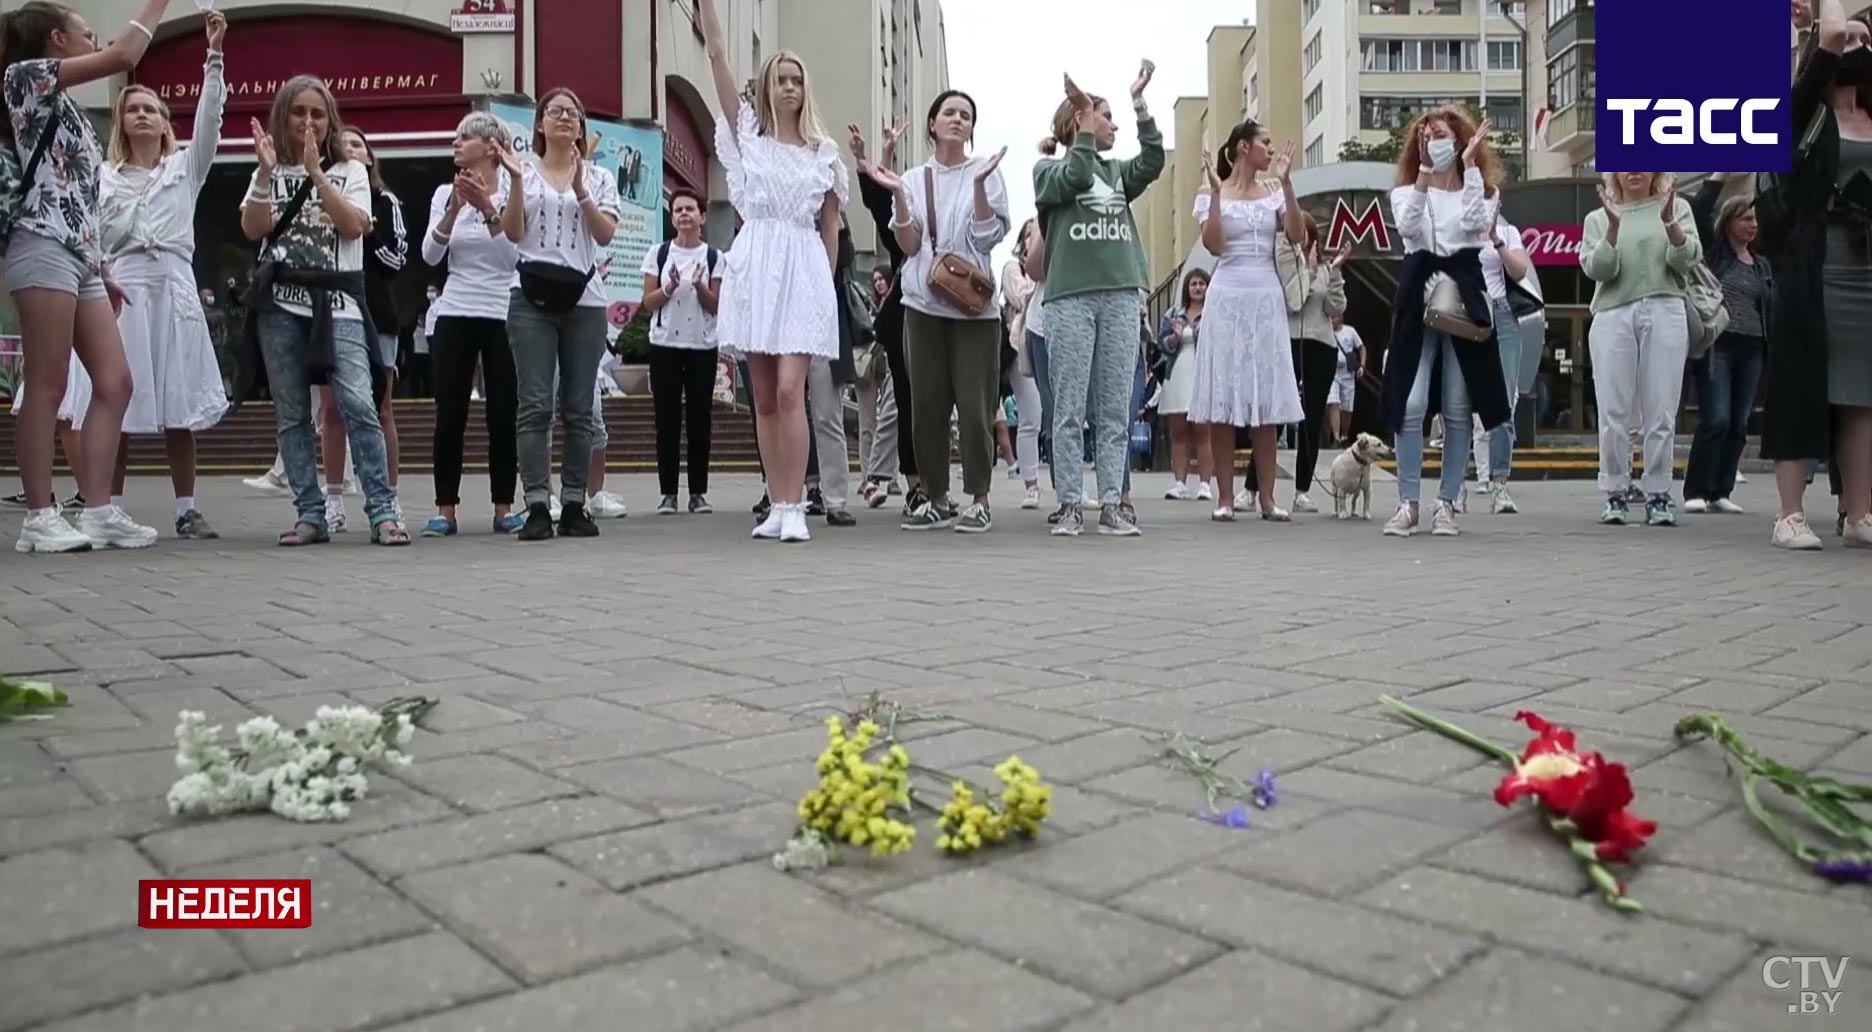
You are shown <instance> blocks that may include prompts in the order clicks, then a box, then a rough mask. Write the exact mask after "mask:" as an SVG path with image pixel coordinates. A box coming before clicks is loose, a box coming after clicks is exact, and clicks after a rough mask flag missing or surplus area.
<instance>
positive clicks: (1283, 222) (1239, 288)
mask: <svg viewBox="0 0 1872 1032" xmlns="http://www.w3.org/2000/svg"><path fill="white" fill-rule="evenodd" d="M1293 151H1294V143H1293V141H1292V140H1288V141H1287V147H1286V149H1285V150H1283V151H1282V152H1281V153H1280V154H1278V155H1276V154H1275V153H1274V141H1273V140H1272V138H1270V137H1269V136H1268V131H1267V129H1266V128H1264V127H1263V126H1261V125H1260V124H1259V123H1257V122H1255V120H1254V119H1252V118H1251V119H1247V120H1246V121H1244V122H1242V123H1241V124H1240V125H1238V126H1236V127H1235V128H1234V129H1233V130H1231V131H1230V132H1229V135H1228V139H1227V140H1226V141H1224V142H1223V144H1222V147H1221V149H1220V150H1219V151H1218V152H1217V153H1216V160H1215V163H1214V164H1211V163H1210V160H1209V155H1208V154H1206V153H1205V154H1204V155H1203V161H1202V167H1203V177H1204V179H1205V181H1206V185H1207V189H1206V191H1205V192H1204V193H1202V194H1200V195H1198V196H1197V198H1196V221H1197V222H1198V223H1200V224H1201V225H1202V239H1203V246H1204V247H1205V248H1207V249H1208V250H1209V253H1210V254H1214V255H1217V256H1218V257H1217V260H1216V271H1215V278H1214V280H1212V281H1211V282H1210V284H1209V294H1208V297H1207V299H1206V301H1205V304H1204V306H1203V318H1202V344H1201V345H1200V346H1199V347H1198V348H1197V349H1196V380H1195V382H1194V383H1192V384H1191V385H1190V408H1189V421H1190V422H1192V423H1195V424H1197V425H1198V426H1199V427H1201V428H1203V430H1204V431H1206V432H1207V433H1208V434H1209V452H1210V454H1211V455H1212V456H1213V457H1214V463H1215V475H1216V481H1217V483H1216V499H1217V504H1218V505H1219V508H1217V509H1216V511H1215V512H1214V513H1212V514H1211V518H1212V519H1214V520H1215V521H1216V522H1218V523H1232V522H1234V520H1235V461H1234V456H1235V431H1236V429H1237V428H1239V427H1247V428H1248V429H1249V433H1250V435H1251V437H1252V439H1253V442H1254V472H1255V487H1256V499H1257V501H1258V502H1259V505H1258V508H1259V509H1260V512H1261V518H1262V519H1263V520H1267V521H1269V522H1273V523H1286V522H1288V521H1289V520H1290V519H1291V518H1292V517H1290V516H1289V515H1288V514H1287V512H1286V510H1284V509H1282V508H1280V507H1279V506H1277V505H1275V504H1274V477H1275V472H1276V466H1275V461H1274V460H1275V451H1276V448H1277V447H1278V445H1277V443H1276V438H1277V437H1278V435H1279V434H1280V428H1281V427H1283V426H1285V425H1287V424H1289V423H1298V422H1300V421H1301V420H1302V419H1304V418H1305V412H1304V410H1303V409H1302V408H1301V405H1300V388H1299V385H1298V383H1296V382H1295V380H1294V364H1293V337H1292V335H1291V334H1290V332H1289V330H1288V326H1287V301H1286V290H1285V288H1284V287H1283V285H1282V283H1281V276H1280V272H1279V270H1278V269H1277V268H1276V265H1275V244H1274V241H1275V235H1276V234H1277V233H1278V234H1280V235H1282V236H1285V237H1286V239H1287V242H1288V243H1289V244H1290V245H1294V246H1299V245H1302V244H1304V243H1305V242H1306V218H1305V213H1304V212H1303V211H1301V209H1300V202H1299V201H1298V200H1297V199H1296V198H1295V197H1294V190H1293V178H1292V171H1293ZM1265 176H1272V177H1273V179H1274V182H1272V183H1270V182H1267V181H1266V180H1265V178H1264V177H1265Z"/></svg>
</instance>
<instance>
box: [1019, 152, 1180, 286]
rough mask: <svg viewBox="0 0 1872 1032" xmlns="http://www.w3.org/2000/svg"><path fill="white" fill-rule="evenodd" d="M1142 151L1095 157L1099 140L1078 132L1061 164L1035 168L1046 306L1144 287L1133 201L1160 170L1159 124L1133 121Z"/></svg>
mask: <svg viewBox="0 0 1872 1032" xmlns="http://www.w3.org/2000/svg"><path fill="white" fill-rule="evenodd" d="M1138 142H1139V143H1140V144H1142V145H1143V151H1142V152H1141V153H1139V154H1138V156H1137V157H1135V158H1130V159H1128V160H1125V161H1116V160H1111V159H1107V158H1101V157H1099V155H1098V139H1097V137H1095V136H1093V135H1092V134H1091V133H1080V134H1078V136H1077V137H1075V138H1074V140H1073V145H1072V150H1070V151H1067V152H1066V156H1065V157H1063V158H1049V159H1044V160H1042V161H1040V162H1038V163H1036V164H1035V165H1034V172H1033V178H1034V202H1035V204H1036V205H1037V206H1038V207H1039V209H1040V213H1039V214H1040V231H1041V233H1042V234H1044V235H1045V237H1046V296H1047V300H1048V301H1057V300H1059V299H1060V298H1062V297H1072V296H1073V295H1075V294H1088V293H1092V292H1094V291H1101V290H1144V289H1147V286H1148V281H1149V272H1148V270H1147V269H1145V267H1144V245H1143V242H1142V241H1141V240H1139V239H1138V230H1137V223H1136V222H1135V221H1134V220H1133V219H1132V217H1131V202H1132V201H1134V200H1136V199H1137V197H1138V195H1139V194H1142V193H1143V192H1144V188H1145V187H1147V186H1149V185H1151V183H1152V182H1154V181H1155V180H1156V179H1157V177H1158V176H1159V175H1161V174H1162V173H1163V169H1164V149H1163V133H1161V132H1159V131H1158V130H1157V121H1156V120H1155V119H1150V118H1146V119H1143V120H1141V121H1139V122H1138Z"/></svg>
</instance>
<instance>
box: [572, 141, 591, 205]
mask: <svg viewBox="0 0 1872 1032" xmlns="http://www.w3.org/2000/svg"><path fill="white" fill-rule="evenodd" d="M572 196H574V197H576V198H578V199H579V203H580V204H583V203H585V202H586V201H588V200H590V199H591V198H590V197H589V196H587V195H586V193H585V155H584V148H580V153H579V156H578V160H577V161H575V162H573V163H572Z"/></svg>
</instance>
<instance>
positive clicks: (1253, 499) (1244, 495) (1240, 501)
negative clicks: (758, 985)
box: [1235, 487, 1261, 513]
mask: <svg viewBox="0 0 1872 1032" xmlns="http://www.w3.org/2000/svg"><path fill="white" fill-rule="evenodd" d="M1235 511H1236V512H1246V513H1257V512H1260V511H1261V496H1260V495H1259V494H1258V493H1256V492H1255V491H1254V490H1252V489H1251V488H1246V487H1244V488H1242V489H1241V490H1239V491H1237V492H1235Z"/></svg>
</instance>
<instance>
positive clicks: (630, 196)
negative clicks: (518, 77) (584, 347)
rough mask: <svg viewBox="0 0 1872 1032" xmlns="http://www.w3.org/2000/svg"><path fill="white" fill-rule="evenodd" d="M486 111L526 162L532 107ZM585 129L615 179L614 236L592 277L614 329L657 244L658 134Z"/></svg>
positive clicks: (628, 128) (632, 304)
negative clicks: (503, 127)
mask: <svg viewBox="0 0 1872 1032" xmlns="http://www.w3.org/2000/svg"><path fill="white" fill-rule="evenodd" d="M488 110H489V111H490V112H492V113H493V115H494V117H496V118H498V119H500V120H501V122H502V123H504V124H505V125H506V126H507V128H508V129H509V130H510V131H511V132H512V133H513V138H514V150H515V151H516V152H517V153H518V154H519V155H520V160H522V161H531V160H532V159H533V158H532V153H531V152H532V149H533V142H532V141H533V108H532V107H530V106H521V105H519V104H502V103H493V104H490V105H488ZM586 125H587V126H588V127H589V129H590V131H591V132H593V133H596V134H597V136H598V152H597V154H596V155H594V159H595V160H596V162H597V164H598V165H599V166H600V167H602V168H604V169H606V170H607V171H609V172H610V173H611V174H612V175H614V176H616V177H617V184H618V201H619V204H618V228H617V235H616V236H614V237H612V238H611V243H610V245H609V246H607V247H605V248H604V249H603V251H601V252H600V257H599V259H598V272H597V275H598V276H599V277H600V278H602V279H603V281H604V284H605V295H606V296H607V297H609V298H610V299H611V305H610V308H609V309H608V315H609V317H610V323H611V326H612V328H613V329H619V328H622V327H623V326H624V325H625V324H626V323H628V322H630V321H631V317H632V316H634V315H636V314H637V306H638V304H639V303H641V302H642V301H643V274H642V272H641V271H640V270H641V269H642V268H643V260H644V255H645V254H648V253H649V251H650V249H651V248H653V247H655V246H656V245H658V244H660V243H662V242H663V132H662V130H660V129H657V128H655V127H643V126H634V125H624V124H621V123H618V122H607V121H605V120H603V119H598V118H588V119H586Z"/></svg>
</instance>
